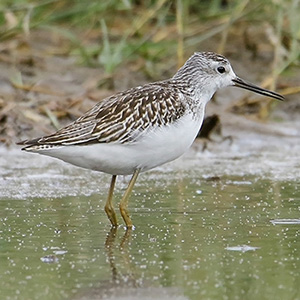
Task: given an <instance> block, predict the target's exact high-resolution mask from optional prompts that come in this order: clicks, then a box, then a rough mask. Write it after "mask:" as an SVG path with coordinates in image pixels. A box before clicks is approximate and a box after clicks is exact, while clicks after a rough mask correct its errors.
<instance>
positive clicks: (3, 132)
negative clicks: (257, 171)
mask: <svg viewBox="0 0 300 300" xmlns="http://www.w3.org/2000/svg"><path fill="white" fill-rule="evenodd" d="M299 15H300V8H299V1H298V0H273V1H272V0H266V1H259V0H252V1H249V0H239V1H230V0H212V1H205V0H177V1H166V0H152V1H150V0H148V1H138V0H137V1H131V0H118V1H117V0H111V1H105V0H104V1H103V0H102V1H99V0H98V1H96V0H89V1H81V0H77V1H76V0H73V1H70V0H44V1H30V0H2V1H1V3H0V142H1V144H5V145H11V144H14V143H15V142H17V141H20V140H21V139H24V138H30V137H36V136H41V135H44V134H47V133H50V132H52V131H54V130H56V129H58V128H59V127H61V126H63V125H65V124H66V123H69V122H70V121H72V120H74V119H76V118H77V117H79V116H80V115H81V114H82V113H84V112H85V111H87V110H88V109H89V108H90V107H92V106H93V105H94V104H95V103H96V102H98V101H100V100H101V99H103V98H105V97H107V96H109V95H111V94H113V93H114V92H116V91H120V90H124V89H127V88H130V87H133V86H136V85H140V84H143V83H147V82H151V81H156V80H162V79H166V78H169V77H171V76H172V75H173V74H174V73H175V72H176V70H177V69H178V68H179V67H180V66H182V64H183V63H184V62H185V60H186V59H187V58H188V57H189V56H190V55H191V54H192V53H193V52H194V51H215V52H218V53H220V54H223V55H225V56H226V57H228V58H229V59H230V61H231V63H232V65H233V67H234V69H235V71H236V73H237V74H238V75H239V76H241V77H242V78H245V79H247V80H249V81H252V82H254V83H256V84H259V85H261V86H262V87H265V88H269V89H273V90H276V91H277V92H279V93H282V94H283V95H284V96H285V97H286V101H285V102H284V103H278V102H276V101H274V100H270V99H266V98H262V97H259V96H256V95H253V94H250V93H249V94H248V93H247V92H245V91H238V89H232V88H231V89H225V90H222V91H219V92H218V93H217V95H216V97H215V98H214V99H213V101H211V103H210V106H209V107H208V115H210V114H212V113H214V114H216V118H219V116H220V123H221V124H222V125H223V126H226V122H228V121H229V120H231V116H232V115H238V116H240V115H242V116H246V117H247V119H248V120H249V119H250V120H252V121H253V122H265V121H266V120H268V122H270V121H274V122H280V123H281V124H282V123H283V122H296V120H297V118H299V111H300V102H299V100H298V99H299V92H300V69H299V54H300V47H299V44H300V18H299Z"/></svg>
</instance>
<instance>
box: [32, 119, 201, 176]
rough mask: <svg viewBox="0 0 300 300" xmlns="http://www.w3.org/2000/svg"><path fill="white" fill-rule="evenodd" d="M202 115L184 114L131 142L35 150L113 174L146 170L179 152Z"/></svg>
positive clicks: (183, 149)
mask: <svg viewBox="0 0 300 300" xmlns="http://www.w3.org/2000/svg"><path fill="white" fill-rule="evenodd" d="M202 115H203V114H202ZM202 119H203V117H201V119H200V120H199V119H197V120H196V119H195V118H193V117H192V114H187V115H185V116H183V117H181V118H180V119H179V120H178V121H177V122H175V123H172V124H171V125H168V126H163V127H157V128H156V129H155V130H149V131H147V132H146V133H145V134H143V135H142V136H139V138H138V140H137V141H136V142H134V143H130V144H118V143H99V144H90V145H82V146H80V145H77V146H76V145H75V146H62V147H57V148H54V149H49V150H43V151H38V152H39V153H40V154H43V155H48V156H52V157H56V158H59V159H61V160H64V161H65V162H68V163H71V164H73V165H76V166H79V167H83V168H86V169H92V170H96V171H101V172H105V173H109V174H113V175H127V174H132V173H133V172H134V170H136V169H137V168H140V169H141V171H146V170H149V169H152V168H154V167H156V166H159V165H162V164H164V163H166V162H169V161H172V160H174V159H176V158H177V157H179V156H181V155H182V154H183V153H184V152H185V151H186V150H187V149H188V148H189V147H190V146H191V144H192V143H193V141H194V139H195V137H196V135H197V133H198V131H199V129H200V126H201V124H202Z"/></svg>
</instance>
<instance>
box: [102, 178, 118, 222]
mask: <svg viewBox="0 0 300 300" xmlns="http://www.w3.org/2000/svg"><path fill="white" fill-rule="evenodd" d="M116 178H117V175H113V177H112V178H111V182H110V187H109V192H108V197H107V200H106V204H105V212H106V214H107V216H108V218H109V220H110V222H111V225H112V226H113V227H117V226H118V221H117V216H116V213H115V210H114V207H113V204H112V198H113V194H114V188H115V184H116Z"/></svg>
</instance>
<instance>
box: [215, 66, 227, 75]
mask: <svg viewBox="0 0 300 300" xmlns="http://www.w3.org/2000/svg"><path fill="white" fill-rule="evenodd" d="M217 71H218V72H219V73H220V74H223V73H225V71H226V70H225V68H224V67H218V68H217Z"/></svg>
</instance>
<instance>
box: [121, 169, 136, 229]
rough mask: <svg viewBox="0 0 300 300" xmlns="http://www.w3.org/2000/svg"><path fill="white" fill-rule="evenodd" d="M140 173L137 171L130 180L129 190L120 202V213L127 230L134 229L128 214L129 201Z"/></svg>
mask: <svg viewBox="0 0 300 300" xmlns="http://www.w3.org/2000/svg"><path fill="white" fill-rule="evenodd" d="M139 173H140V170H139V169H137V170H135V172H134V173H133V175H132V177H131V179H130V182H129V184H128V187H127V189H126V191H125V193H124V195H123V197H122V200H121V202H120V212H121V215H122V217H123V219H124V222H125V224H126V227H127V229H129V228H132V225H133V224H132V221H131V219H130V217H129V213H128V209H127V208H128V199H129V196H130V194H131V192H132V189H133V186H134V184H135V182H136V179H137V177H138V175H139Z"/></svg>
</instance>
